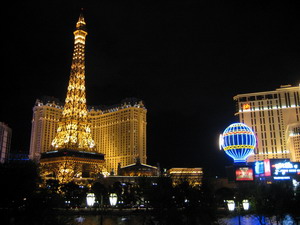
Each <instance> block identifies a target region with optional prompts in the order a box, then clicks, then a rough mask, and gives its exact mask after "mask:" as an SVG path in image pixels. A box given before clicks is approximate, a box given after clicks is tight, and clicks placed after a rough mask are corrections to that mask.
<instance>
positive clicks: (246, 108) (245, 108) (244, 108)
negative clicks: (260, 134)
mask: <svg viewBox="0 0 300 225" xmlns="http://www.w3.org/2000/svg"><path fill="white" fill-rule="evenodd" d="M250 108H251V106H250V104H248V103H246V104H243V110H249V109H250Z"/></svg>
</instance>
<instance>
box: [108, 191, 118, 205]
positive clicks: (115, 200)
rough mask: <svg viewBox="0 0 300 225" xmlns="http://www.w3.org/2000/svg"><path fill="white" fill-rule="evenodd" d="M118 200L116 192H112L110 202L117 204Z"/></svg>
mask: <svg viewBox="0 0 300 225" xmlns="http://www.w3.org/2000/svg"><path fill="white" fill-rule="evenodd" d="M117 200H118V196H117V194H116V193H110V195H109V202H110V205H111V206H116V204H117Z"/></svg>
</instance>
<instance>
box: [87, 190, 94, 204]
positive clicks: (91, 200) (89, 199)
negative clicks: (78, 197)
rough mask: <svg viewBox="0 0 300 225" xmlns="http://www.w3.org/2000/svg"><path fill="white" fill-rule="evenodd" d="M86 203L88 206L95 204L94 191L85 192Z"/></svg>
mask: <svg viewBox="0 0 300 225" xmlns="http://www.w3.org/2000/svg"><path fill="white" fill-rule="evenodd" d="M86 203H87V205H88V206H89V207H92V206H94V204H95V194H94V193H87V195H86Z"/></svg>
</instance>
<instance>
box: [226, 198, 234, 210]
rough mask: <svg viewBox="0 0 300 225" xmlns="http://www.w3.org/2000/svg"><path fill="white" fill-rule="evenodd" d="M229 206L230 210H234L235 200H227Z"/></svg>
mask: <svg viewBox="0 0 300 225" xmlns="http://www.w3.org/2000/svg"><path fill="white" fill-rule="evenodd" d="M227 206H228V210H229V211H234V208H235V203H234V201H233V200H227Z"/></svg>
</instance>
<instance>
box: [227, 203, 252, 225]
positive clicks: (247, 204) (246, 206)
mask: <svg viewBox="0 0 300 225" xmlns="http://www.w3.org/2000/svg"><path fill="white" fill-rule="evenodd" d="M242 205H243V209H244V210H245V211H247V210H249V208H250V203H249V201H248V200H247V199H244V200H243V201H242ZM227 207H228V210H229V211H231V212H232V211H234V209H235V202H234V200H227ZM237 212H238V219H239V225H241V207H240V204H239V202H238V205H237Z"/></svg>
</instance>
